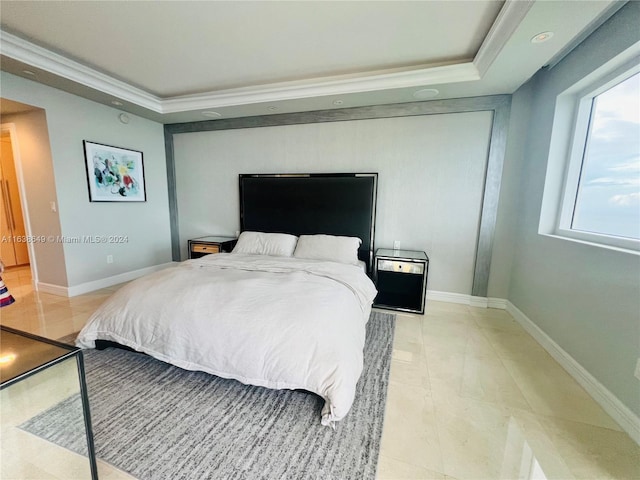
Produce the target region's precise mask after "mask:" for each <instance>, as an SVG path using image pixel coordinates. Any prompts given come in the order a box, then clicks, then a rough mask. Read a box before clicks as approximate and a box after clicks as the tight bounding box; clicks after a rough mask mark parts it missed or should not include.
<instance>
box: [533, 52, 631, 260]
mask: <svg viewBox="0 0 640 480" xmlns="http://www.w3.org/2000/svg"><path fill="white" fill-rule="evenodd" d="M637 51H638V50H637V49H636V50H635V52H637ZM621 57H623V56H621ZM624 57H626V58H624ZM624 57H623V58H620V57H617V58H616V59H614V61H612V62H610V64H608V65H605V66H603V67H601V68H600V69H598V70H597V71H595V72H593V74H591V75H589V76H587V77H585V78H584V79H583V80H581V81H580V82H578V83H576V84H575V85H573V86H572V87H571V88H569V89H567V90H565V91H564V92H562V93H561V94H560V95H558V98H557V102H556V111H555V117H554V122H553V128H554V131H553V133H552V138H551V145H550V151H549V163H548V165H547V178H546V182H545V192H544V195H543V204H542V210H541V215H540V229H539V233H541V234H543V235H550V236H553V237H559V238H563V239H567V240H574V241H578V242H581V243H588V244H591V245H596V246H601V247H605V248H614V249H616V250H618V249H622V250H624V251H628V252H631V253H635V254H640V240H636V239H632V238H626V237H619V236H615V235H609V234H601V233H593V232H586V231H581V230H575V229H572V228H571V223H572V220H573V212H574V209H575V205H576V201H577V193H578V187H579V181H580V174H581V170H582V163H583V160H584V154H585V150H586V148H587V141H588V133H589V124H590V120H591V110H592V105H593V99H594V98H595V97H597V96H598V95H600V94H601V93H603V92H605V91H606V90H608V89H610V88H611V87H613V86H615V85H617V84H618V83H620V82H622V81H624V80H625V79H627V78H629V77H630V76H632V75H634V74H636V73H638V72H640V56H638V55H633V56H632V57H631V59H629V57H630V56H629V55H625V56H624ZM621 60H624V61H621Z"/></svg>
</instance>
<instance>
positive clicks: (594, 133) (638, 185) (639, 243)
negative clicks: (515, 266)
mask: <svg viewBox="0 0 640 480" xmlns="http://www.w3.org/2000/svg"><path fill="white" fill-rule="evenodd" d="M557 120H560V122H558V123H555V122H554V128H555V127H556V126H558V125H560V127H559V131H560V132H561V133H558V132H554V134H553V135H554V136H556V137H559V136H563V137H564V139H565V140H564V142H565V143H564V145H567V142H569V144H568V146H567V147H565V148H564V149H563V148H556V157H560V156H562V157H564V161H562V162H561V163H562V164H564V165H565V168H564V181H563V183H564V184H563V185H562V186H561V189H562V190H563V193H562V195H560V196H559V198H558V202H559V204H560V207H559V212H558V213H559V215H557V217H556V221H555V222H554V223H555V227H554V228H551V229H549V230H550V231H547V232H544V231H542V230H544V229H543V228H542V225H543V221H542V218H541V233H551V234H555V235H557V236H562V237H568V238H572V239H576V240H581V241H586V242H590V243H596V244H601V245H606V246H612V247H617V248H624V249H628V250H636V251H638V250H640V65H639V64H638V60H637V58H636V59H634V61H633V62H631V63H627V64H625V65H623V67H621V68H617V69H615V70H613V71H612V70H611V69H610V70H609V71H608V72H606V73H605V74H603V73H602V72H599V74H598V75H597V76H595V78H594V77H593V76H592V77H591V78H588V79H585V80H584V81H582V82H580V83H579V84H578V85H576V86H574V87H573V88H571V89H570V90H569V91H567V92H564V93H563V94H561V95H560V96H559V97H558V103H557V105H556V121H557ZM562 122H564V123H565V124H566V125H565V126H566V127H567V128H566V129H564V130H563V129H562ZM556 143H557V142H556ZM552 150H553V138H552ZM559 151H564V152H567V153H568V162H567V153H565V154H564V155H561V154H558V152H559ZM551 154H552V152H550V163H551V161H552V160H553V158H552V155H551ZM547 173H548V175H547V179H548V180H549V171H548V172H547ZM560 178H562V174H561V175H560ZM545 189H546V187H545ZM545 195H546V192H545ZM556 205H558V203H556ZM544 208H545V207H544V202H543V209H544ZM556 208H558V207H557V206H556ZM556 211H558V210H556Z"/></svg>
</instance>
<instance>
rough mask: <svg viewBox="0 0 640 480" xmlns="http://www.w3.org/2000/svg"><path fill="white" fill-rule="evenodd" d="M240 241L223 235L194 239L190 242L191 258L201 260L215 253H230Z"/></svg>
mask: <svg viewBox="0 0 640 480" xmlns="http://www.w3.org/2000/svg"><path fill="white" fill-rule="evenodd" d="M237 240H238V239H237V238H236V237H225V236H221V235H208V236H206V237H198V238H192V239H190V240H189V242H188V249H189V252H188V253H189V258H200V257H204V256H205V255H211V254H213V253H228V252H230V251H231V250H233V247H234V246H235V244H236V241H237Z"/></svg>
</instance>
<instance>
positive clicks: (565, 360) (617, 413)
mask: <svg viewBox="0 0 640 480" xmlns="http://www.w3.org/2000/svg"><path fill="white" fill-rule="evenodd" d="M506 305H507V311H508V312H509V313H510V314H511V316H513V318H515V319H516V321H517V322H518V323H519V324H520V325H521V326H522V328H524V329H525V330H526V331H527V332H528V333H529V334H530V335H531V336H532V337H533V338H534V339H535V340H536V341H537V342H538V343H539V344H540V345H541V346H542V347H543V348H544V349H545V350H546V351H547V352H548V353H549V355H551V356H552V357H553V358H554V359H555V360H556V361H557V362H558V363H559V364H560V365H561V366H562V367H563V368H564V369H565V370H566V371H567V372H568V373H569V375H571V376H572V377H573V378H574V379H575V380H576V382H578V383H579V384H580V385H581V386H582V388H584V389H585V390H586V391H587V393H589V395H591V397H592V398H593V399H594V400H595V401H596V402H597V403H598V404H599V405H600V406H601V407H602V408H603V409H604V411H605V412H607V413H608V414H609V415H611V417H612V418H613V419H614V420H615V421H616V422H617V423H618V424H619V425H620V426H621V427H622V428H623V429H624V430H625V431H626V432H627V433H628V434H629V436H630V437H631V438H632V439H633V440H634V441H635V442H636V443H638V444H640V417H638V416H637V415H636V414H635V413H634V412H632V411H631V410H630V409H629V408H628V407H627V406H626V405H624V404H623V403H622V402H621V401H620V400H618V398H617V397H616V396H615V395H614V394H613V393H611V392H610V391H609V390H608V389H607V388H606V387H605V386H604V385H602V384H601V383H600V382H599V381H598V380H597V379H596V378H595V377H594V376H593V375H591V374H590V373H589V372H588V371H587V370H586V369H585V368H584V367H583V366H582V365H580V364H579V363H578V362H577V361H576V360H575V359H574V358H573V357H572V356H571V355H569V354H568V353H567V352H566V351H565V350H564V349H563V348H562V347H561V346H560V345H558V344H557V343H556V342H554V341H553V339H552V338H551V337H550V336H549V335H547V334H546V333H545V332H544V331H543V330H542V329H541V328H540V327H538V326H537V325H536V324H535V323H533V322H532V321H531V319H530V318H529V317H527V316H526V315H525V314H524V313H522V311H520V309H519V308H518V307H516V306H515V305H514V304H513V303H511V302H509V301H506Z"/></svg>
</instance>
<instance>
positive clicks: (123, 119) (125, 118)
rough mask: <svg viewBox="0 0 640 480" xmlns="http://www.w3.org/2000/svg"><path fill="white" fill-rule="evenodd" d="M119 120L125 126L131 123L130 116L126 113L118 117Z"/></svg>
mask: <svg viewBox="0 0 640 480" xmlns="http://www.w3.org/2000/svg"><path fill="white" fill-rule="evenodd" d="M118 118H119V119H120V121H121V122H122V123H124V124H127V123H129V115H127V114H126V113H121V114H120V115H118Z"/></svg>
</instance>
